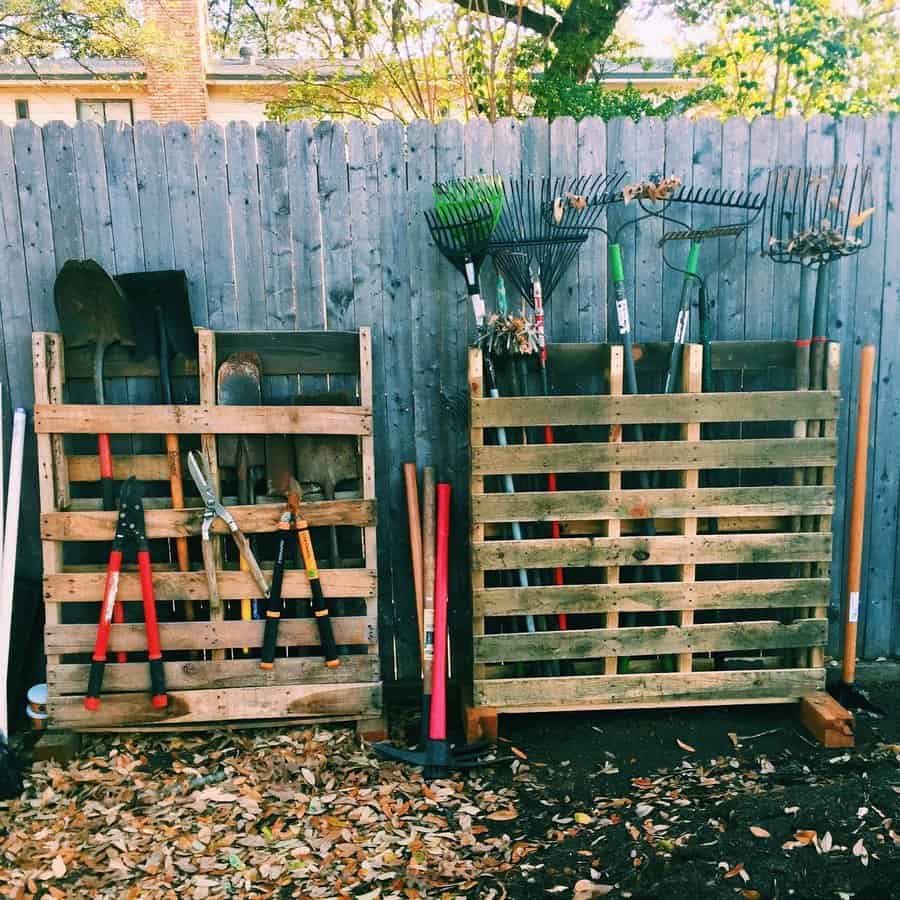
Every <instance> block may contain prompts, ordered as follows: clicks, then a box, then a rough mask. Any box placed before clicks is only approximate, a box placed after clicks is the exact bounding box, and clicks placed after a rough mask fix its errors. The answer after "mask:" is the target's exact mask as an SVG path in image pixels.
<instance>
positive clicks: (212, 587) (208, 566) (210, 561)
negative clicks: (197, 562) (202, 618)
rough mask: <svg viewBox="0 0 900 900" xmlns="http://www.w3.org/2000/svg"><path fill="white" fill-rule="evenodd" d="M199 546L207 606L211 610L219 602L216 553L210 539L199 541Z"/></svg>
mask: <svg viewBox="0 0 900 900" xmlns="http://www.w3.org/2000/svg"><path fill="white" fill-rule="evenodd" d="M200 548H201V549H202V550H203V569H204V571H205V572H206V586H207V588H208V589H209V608H210V610H211V611H212V610H218V609H219V607H220V606H221V603H220V601H219V582H218V580H217V578H216V555H215V552H214V551H213V545H212V541H211V540H207V541H201V542H200Z"/></svg>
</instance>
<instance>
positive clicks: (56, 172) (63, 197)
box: [42, 122, 84, 270]
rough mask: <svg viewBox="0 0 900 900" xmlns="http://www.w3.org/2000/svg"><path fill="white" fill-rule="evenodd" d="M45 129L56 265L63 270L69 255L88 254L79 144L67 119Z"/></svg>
mask: <svg viewBox="0 0 900 900" xmlns="http://www.w3.org/2000/svg"><path fill="white" fill-rule="evenodd" d="M42 131H43V139H44V162H45V166H46V171H47V190H48V193H49V199H50V208H51V219H52V228H53V250H54V253H55V255H56V268H57V270H59V269H61V268H62V265H63V263H64V262H65V261H66V260H67V259H81V258H82V257H83V256H84V237H83V235H82V232H81V208H80V205H79V203H78V182H77V180H76V177H75V148H74V146H73V145H72V129H71V128H70V127H69V126H68V125H66V124H65V122H48V123H47V124H46V125H45V126H44V127H43V129H42Z"/></svg>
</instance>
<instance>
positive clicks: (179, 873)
mask: <svg viewBox="0 0 900 900" xmlns="http://www.w3.org/2000/svg"><path fill="white" fill-rule="evenodd" d="M895 691H896V687H895V686H894V685H883V686H876V687H873V689H872V696H873V699H875V700H876V701H877V702H880V703H881V704H882V705H884V706H885V707H887V708H888V710H889V715H888V716H887V717H885V718H882V719H873V718H869V717H866V716H864V715H863V716H860V718H859V721H858V726H857V734H858V743H857V747H856V748H855V749H854V750H853V751H849V752H846V751H826V750H823V749H822V748H819V747H817V746H813V745H811V744H810V743H809V742H808V740H807V739H806V737H805V735H804V734H803V733H801V731H800V730H798V726H797V723H796V720H795V718H794V714H793V712H792V711H791V710H785V709H780V708H767V707H738V708H734V709H731V710H709V709H708V710H673V711H657V712H621V713H604V714H596V715H561V716H529V717H521V718H517V717H510V718H506V719H502V720H501V734H502V736H503V737H504V739H505V740H504V741H502V742H501V750H502V751H503V752H504V753H507V754H508V755H509V757H510V761H508V762H505V763H503V764H501V765H499V766H497V767H496V769H494V770H486V771H482V772H479V773H478V774H476V775H475V776H474V777H471V778H469V779H468V780H463V779H446V780H441V781H439V782H436V783H433V784H431V785H425V784H424V783H423V781H422V778H421V775H420V774H419V773H418V772H417V771H416V770H411V769H406V768H404V767H400V766H395V765H387V764H383V763H379V762H378V761H377V760H376V759H375V758H374V757H373V755H372V753H371V752H370V750H369V749H368V748H363V747H360V746H359V744H358V742H357V740H356V738H355V737H354V736H353V735H352V734H351V733H350V732H349V731H345V730H342V729H332V730H325V729H319V730H317V731H316V730H312V729H307V730H300V729H295V730H292V731H278V730H274V729H273V730H269V731H257V732H250V733H228V732H214V733H210V734H203V735H186V736H184V737H181V738H173V739H160V738H114V737H103V738H99V739H97V740H94V741H92V742H91V743H90V744H89V745H88V746H86V748H85V750H84V752H83V753H82V754H81V756H80V757H79V759H78V760H76V761H74V762H73V763H72V764H71V765H69V766H67V767H65V768H63V767H59V766H56V765H54V764H47V763H43V764H38V765H37V766H36V767H35V769H34V770H33V772H32V773H31V775H30V777H29V785H28V789H27V791H26V793H25V795H24V796H23V797H22V798H20V799H19V800H16V801H13V802H12V803H9V804H5V805H4V804H0V891H2V892H5V895H6V896H11V897H50V896H52V897H97V898H100V897H127V898H144V897H167V898H168V897H173V898H174V897H176V896H179V897H181V896H184V897H196V898H204V897H266V896H275V897H304V898H306V897H308V898H319V897H364V898H366V900H376V898H416V897H440V898H444V897H446V898H456V897H482V898H488V900H497V898H501V897H505V896H508V897H512V898H529V897H552V896H554V895H558V896H560V897H564V898H568V897H573V896H575V897H578V898H579V900H587V898H589V897H592V896H610V897H615V898H618V897H629V896H630V897H633V898H658V897H663V898H664V897H668V896H669V895H680V896H682V897H685V898H688V897H690V898H705V897H711V898H716V897H728V898H732V897H738V898H741V897H743V898H745V900H757V898H766V900H774V898H788V897H797V898H831V897H834V898H842V897H855V898H872V900H889V898H892V897H900V836H898V832H900V704H897V703H896V700H895ZM679 742H680V743H679ZM513 748H515V749H513ZM894 822H896V823H897V826H896V827H895V825H894ZM751 828H752V829H753V830H752V831H751ZM579 888H580V889H581V890H579Z"/></svg>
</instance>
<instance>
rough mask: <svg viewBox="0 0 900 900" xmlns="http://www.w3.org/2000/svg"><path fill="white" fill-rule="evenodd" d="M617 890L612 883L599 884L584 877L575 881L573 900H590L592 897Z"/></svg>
mask: <svg viewBox="0 0 900 900" xmlns="http://www.w3.org/2000/svg"><path fill="white" fill-rule="evenodd" d="M613 890H615V886H614V885H612V884H597V883H596V882H593V881H588V879H587V878H582V879H581V881H576V882H575V889H574V893H573V894H572V900H590V898H591V897H605V896H606V895H607V894H609V893H611V892H612V891H613Z"/></svg>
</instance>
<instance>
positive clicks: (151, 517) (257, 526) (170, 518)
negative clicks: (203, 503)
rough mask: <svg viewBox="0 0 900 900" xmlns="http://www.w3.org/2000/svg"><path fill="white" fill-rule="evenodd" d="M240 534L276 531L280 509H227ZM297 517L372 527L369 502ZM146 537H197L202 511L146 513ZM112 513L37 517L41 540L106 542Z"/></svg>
mask: <svg viewBox="0 0 900 900" xmlns="http://www.w3.org/2000/svg"><path fill="white" fill-rule="evenodd" d="M228 509H229V511H230V512H231V513H232V515H234V518H235V519H236V520H237V523H238V525H239V526H240V528H241V530H242V531H243V532H245V533H246V534H259V533H263V534H271V533H272V532H274V531H275V530H276V529H277V527H278V519H279V517H280V516H281V514H282V513H283V512H284V505H283V504H278V503H260V504H258V505H254V506H229V508H228ZM300 514H301V515H302V516H303V517H304V518H305V519H306V521H307V522H309V524H310V525H311V526H320V525H353V526H356V527H358V528H364V527H365V526H367V525H373V524H374V523H375V502H374V501H373V500H327V501H322V502H320V503H302V504H300ZM145 515H146V523H147V537H149V538H168V537H191V536H192V535H198V534H200V527H201V524H202V519H203V509H202V508H194V509H147V510H146V514H145ZM116 516H117V514H116V513H115V512H103V511H102V510H96V511H93V510H91V511H87V510H86V511H82V512H61V513H46V514H45V515H43V516H41V538H42V539H43V540H48V541H110V540H112V538H113V536H114V534H115V527H116ZM213 532H214V533H215V534H227V533H228V526H227V525H226V524H225V523H224V522H223V521H222V520H221V519H216V521H215V522H214V523H213Z"/></svg>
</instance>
